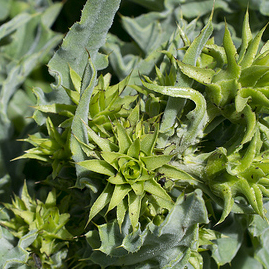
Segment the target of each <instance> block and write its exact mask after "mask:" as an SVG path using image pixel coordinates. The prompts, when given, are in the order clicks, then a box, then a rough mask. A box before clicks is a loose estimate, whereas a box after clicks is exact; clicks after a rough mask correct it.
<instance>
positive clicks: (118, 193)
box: [107, 185, 132, 212]
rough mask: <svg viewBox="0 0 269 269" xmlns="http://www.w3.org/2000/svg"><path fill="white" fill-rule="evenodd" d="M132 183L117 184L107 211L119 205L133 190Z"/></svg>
mask: <svg viewBox="0 0 269 269" xmlns="http://www.w3.org/2000/svg"><path fill="white" fill-rule="evenodd" d="M131 190H132V188H131V187H130V185H116V186H115V188H114V191H113V194H112V197H111V200H110V203H109V206H108V209H107V212H109V211H110V210H112V209H113V208H114V207H116V206H118V205H119V204H120V202H121V201H122V200H123V199H124V198H125V196H126V195H127V194H128V193H129V191H131Z"/></svg>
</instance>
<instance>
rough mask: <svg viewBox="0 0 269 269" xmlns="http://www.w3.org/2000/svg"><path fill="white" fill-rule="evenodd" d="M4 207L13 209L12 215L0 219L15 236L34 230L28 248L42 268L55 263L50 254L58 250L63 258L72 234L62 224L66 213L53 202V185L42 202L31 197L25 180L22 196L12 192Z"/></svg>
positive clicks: (20, 236) (66, 220)
mask: <svg viewBox="0 0 269 269" xmlns="http://www.w3.org/2000/svg"><path fill="white" fill-rule="evenodd" d="M5 207H6V208H7V209H9V210H11V211H12V212H13V214H14V217H13V218H12V219H11V220H10V221H1V222H0V223H1V225H3V226H5V227H7V228H8V229H10V231H11V233H12V234H13V235H14V236H15V237H17V238H22V237H23V236H25V235H26V234H28V233H31V232H33V233H37V235H36V238H35V240H34V241H33V243H32V244H31V245H30V246H29V250H30V251H31V253H32V256H33V258H34V259H36V260H37V261H38V264H40V265H41V267H42V268H52V266H53V265H55V260H54V259H55V257H53V255H54V254H55V253H57V252H59V253H58V255H61V258H62V259H64V258H65V256H66V254H67V245H68V242H69V241H70V240H71V239H72V238H73V236H72V235H71V234H70V233H69V232H68V231H67V229H66V228H65V224H66V223H67V222H68V220H69V214H67V213H63V214H61V213H60V212H59V208H58V207H57V205H56V191H55V189H54V190H52V191H51V192H50V193H49V194H48V196H47V199H46V201H45V203H43V202H41V201H39V200H35V199H33V198H31V197H30V195H29V193H28V190H27V186H26V183H25V184H24V187H23V190H22V194H21V198H20V197H18V196H15V198H14V200H13V202H12V204H5ZM60 253H61V254H60ZM41 267H40V268H41Z"/></svg>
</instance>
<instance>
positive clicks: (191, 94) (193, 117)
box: [143, 82, 207, 151]
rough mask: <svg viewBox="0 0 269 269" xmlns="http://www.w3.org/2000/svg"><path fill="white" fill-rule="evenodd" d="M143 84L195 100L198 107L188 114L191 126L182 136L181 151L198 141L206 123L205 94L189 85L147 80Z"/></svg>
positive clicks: (166, 93)
mask: <svg viewBox="0 0 269 269" xmlns="http://www.w3.org/2000/svg"><path fill="white" fill-rule="evenodd" d="M143 85H144V86H145V87H146V88H148V89H150V90H152V91H155V92H158V93H161V94H164V95H168V96H171V97H181V98H188V99H190V100H192V101H193V102H195V104H196V107H195V108H194V109H193V111H191V112H189V114H188V116H187V117H188V118H189V119H190V123H189V126H188V128H187V130H186V131H184V133H183V134H182V138H181V144H180V151H184V150H185V149H186V148H187V147H188V146H190V145H192V144H193V143H194V142H195V141H196V138H197V136H198V135H199V134H200V133H201V130H202V128H203V127H204V125H205V124H206V120H207V113H206V101H205V98H204V96H203V95H202V94H201V93H200V92H198V91H196V90H194V89H192V88H187V87H171V86H158V85H154V84H150V83H147V82H143Z"/></svg>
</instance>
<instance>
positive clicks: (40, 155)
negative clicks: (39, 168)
mask: <svg viewBox="0 0 269 269" xmlns="http://www.w3.org/2000/svg"><path fill="white" fill-rule="evenodd" d="M46 125H47V131H48V136H46V137H45V136H44V137H41V136H40V135H29V137H28V138H27V139H23V141H26V142H29V143H31V144H32V145H33V146H34V148H31V149H29V150H27V151H26V153H25V154H24V155H22V156H20V157H18V158H16V159H22V158H29V159H36V160H39V161H42V162H44V163H49V164H50V165H51V166H52V169H53V172H52V177H53V178H55V177H56V176H57V175H58V174H59V173H60V171H61V169H62V168H63V167H67V166H73V165H72V159H71V151H70V146H69V139H70V129H65V130H63V131H62V132H61V133H60V132H59V129H61V128H59V129H57V128H56V127H55V126H54V124H53V123H52V121H51V119H50V118H49V117H48V118H47V120H46ZM16 159H14V160H16Z"/></svg>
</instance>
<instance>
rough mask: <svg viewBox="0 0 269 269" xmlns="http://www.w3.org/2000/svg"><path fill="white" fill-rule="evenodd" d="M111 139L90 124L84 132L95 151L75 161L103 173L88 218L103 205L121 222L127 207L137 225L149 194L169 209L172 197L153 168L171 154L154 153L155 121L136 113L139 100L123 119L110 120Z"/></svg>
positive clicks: (132, 221)
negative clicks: (93, 155) (92, 155)
mask: <svg viewBox="0 0 269 269" xmlns="http://www.w3.org/2000/svg"><path fill="white" fill-rule="evenodd" d="M112 128H113V132H114V136H115V137H114V140H115V143H114V142H111V141H110V140H109V139H106V138H101V137H99V136H98V135H97V134H96V133H95V132H94V131H93V130H92V129H91V128H90V127H88V134H89V137H90V138H91V140H93V141H94V142H95V143H96V144H97V146H98V148H99V150H100V151H99V152H98V153H97V154H96V156H100V157H99V158H94V159H93V158H92V159H90V160H86V161H82V162H79V163H78V164H79V165H81V166H83V167H85V168H87V169H88V170H90V171H93V172H96V173H99V174H103V175H104V178H105V180H106V182H107V183H106V187H105V189H104V190H103V192H102V193H101V194H100V196H99V197H98V198H97V199H96V201H95V202H94V204H93V205H92V207H91V210H90V215H89V221H90V220H91V219H92V218H93V217H95V216H96V215H97V214H98V213H99V212H100V211H101V210H102V209H103V208H104V207H105V206H106V205H108V208H107V212H109V211H110V210H112V209H113V208H115V207H116V208H117V220H118V223H119V225H120V226H121V224H122V222H123V220H124V217H125V214H126V212H127V211H128V213H129V217H130V220H131V223H132V226H133V228H134V229H136V228H137V225H138V220H139V216H140V209H141V207H142V203H145V202H146V201H147V197H148V196H153V197H154V199H155V201H156V203H157V204H158V205H159V206H160V207H161V208H165V209H168V210H169V209H171V207H172V205H173V201H172V199H171V197H170V196H169V194H168V193H167V192H166V191H165V190H164V188H162V186H161V185H160V184H159V183H158V182H157V180H156V171H155V170H156V169H157V168H159V167H161V166H163V165H164V164H167V163H168V162H169V161H170V160H171V158H172V155H162V154H160V155H157V154H155V150H154V147H155V144H156V140H157V137H158V124H157V123H154V122H150V121H143V120H142V119H140V116H139V104H138V105H137V106H136V107H135V108H134V109H133V111H132V112H131V113H130V115H129V116H128V118H127V119H126V120H124V119H121V120H120V119H119V120H117V121H115V122H114V123H113V127H112Z"/></svg>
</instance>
